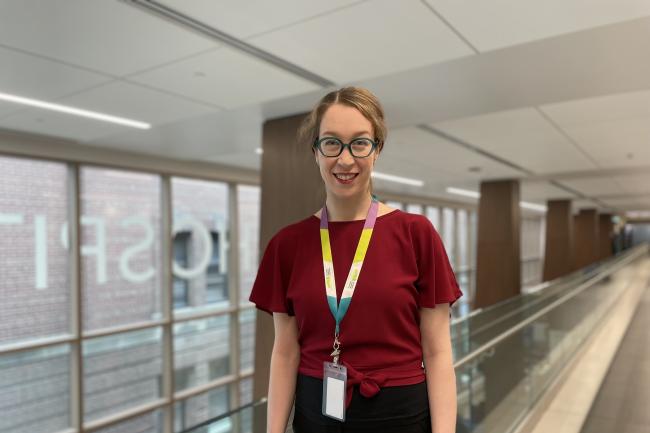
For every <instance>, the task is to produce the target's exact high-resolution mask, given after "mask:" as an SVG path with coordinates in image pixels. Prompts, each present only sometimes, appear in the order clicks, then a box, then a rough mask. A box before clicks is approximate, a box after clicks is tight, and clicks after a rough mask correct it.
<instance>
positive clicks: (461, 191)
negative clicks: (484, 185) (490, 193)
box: [447, 187, 481, 198]
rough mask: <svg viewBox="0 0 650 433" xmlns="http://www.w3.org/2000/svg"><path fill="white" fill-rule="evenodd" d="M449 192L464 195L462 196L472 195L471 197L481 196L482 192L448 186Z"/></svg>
mask: <svg viewBox="0 0 650 433" xmlns="http://www.w3.org/2000/svg"><path fill="white" fill-rule="evenodd" d="M447 192H448V193H449V194H456V195H462V196H465V197H471V198H479V197H480V196H481V193H479V192H476V191H470V190H468V189H461V188H453V187H449V188H447Z"/></svg>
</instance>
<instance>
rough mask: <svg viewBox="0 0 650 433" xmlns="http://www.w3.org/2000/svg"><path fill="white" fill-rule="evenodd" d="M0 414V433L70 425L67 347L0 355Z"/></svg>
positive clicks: (40, 432) (38, 432)
mask: <svg viewBox="0 0 650 433" xmlns="http://www.w3.org/2000/svg"><path fill="white" fill-rule="evenodd" d="M26 384H29V385H28V386H27V385H26ZM0 414H2V416H0V432H7V433H9V432H29V433H49V432H53V431H60V430H65V429H68V428H70V427H71V425H70V347H69V346H68V345H57V346H51V347H47V348H43V349H36V350H30V351H24V352H20V353H11V354H7V355H0Z"/></svg>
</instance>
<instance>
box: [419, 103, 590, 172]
mask: <svg viewBox="0 0 650 433" xmlns="http://www.w3.org/2000/svg"><path fill="white" fill-rule="evenodd" d="M432 126H433V127H434V128H436V129H439V130H442V131H444V132H446V133H448V134H450V135H452V136H454V137H456V138H459V139H461V140H463V141H465V142H467V143H469V144H472V145H474V146H477V147H479V148H481V149H484V150H486V151H487V152H489V153H491V154H493V155H496V156H498V157H500V158H503V159H505V160H506V161H510V162H512V163H514V164H517V165H519V166H520V167H524V168H526V169H528V170H531V171H533V172H534V173H538V174H542V173H553V172H558V171H572V170H588V169H593V168H596V166H595V165H594V164H593V163H592V162H591V161H589V159H588V158H587V157H586V156H585V155H583V154H582V153H581V152H580V151H579V150H578V149H576V147H575V145H573V143H571V142H570V141H569V140H568V139H567V138H566V137H564V136H563V135H562V134H561V133H560V132H558V131H557V129H555V128H554V127H553V126H552V125H551V124H550V123H549V122H548V121H547V120H546V119H544V117H543V116H542V115H540V114H539V113H538V112H537V111H536V110H535V109H533V108H522V109H518V110H509V111H501V112H497V113H490V114H484V115H480V116H474V117H469V118H462V119H455V120H449V121H445V122H439V123H435V124H432ZM558 155H562V157H561V158H558Z"/></svg>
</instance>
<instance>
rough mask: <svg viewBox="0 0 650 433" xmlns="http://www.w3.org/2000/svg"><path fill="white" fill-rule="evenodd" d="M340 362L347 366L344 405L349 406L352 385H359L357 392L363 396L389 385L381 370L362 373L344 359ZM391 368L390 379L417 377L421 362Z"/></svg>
mask: <svg viewBox="0 0 650 433" xmlns="http://www.w3.org/2000/svg"><path fill="white" fill-rule="evenodd" d="M342 364H343V365H345V367H346V368H347V373H348V381H347V386H346V392H345V394H346V395H345V407H346V408H347V407H349V406H350V402H351V401H352V391H353V389H354V385H359V393H360V394H361V395H362V396H363V397H365V398H372V397H374V396H375V395H377V393H379V391H380V390H381V388H382V387H383V386H385V385H386V384H388V385H390V383H389V382H391V380H390V379H389V376H388V375H387V374H386V373H385V372H382V370H374V371H371V372H368V373H362V372H360V371H359V370H357V369H355V368H354V367H352V366H351V365H350V364H348V363H347V362H345V361H342ZM390 370H391V379H407V378H410V377H418V376H420V375H421V374H422V364H421V363H416V364H413V365H410V366H407V367H406V368H405V369H403V370H401V369H400V370H397V372H396V371H395V369H394V367H392V368H390Z"/></svg>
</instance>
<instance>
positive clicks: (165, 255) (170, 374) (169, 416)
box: [160, 175, 175, 433]
mask: <svg viewBox="0 0 650 433" xmlns="http://www.w3.org/2000/svg"><path fill="white" fill-rule="evenodd" d="M160 192H161V194H160V211H161V233H160V240H161V241H160V242H161V246H160V249H161V256H162V257H161V259H162V263H161V272H162V275H161V286H162V287H161V289H162V298H161V299H162V304H161V308H162V313H163V314H162V317H163V325H162V327H163V333H162V340H163V341H162V343H163V381H162V382H163V383H162V394H163V395H162V397H163V398H164V399H165V400H166V401H167V402H168V405H167V407H166V408H165V410H164V412H163V432H164V433H173V432H174V402H175V400H174V328H173V314H174V311H173V305H174V302H173V289H172V284H173V277H172V223H173V222H172V188H171V179H170V177H169V176H167V175H164V176H162V177H161V188H160Z"/></svg>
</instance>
